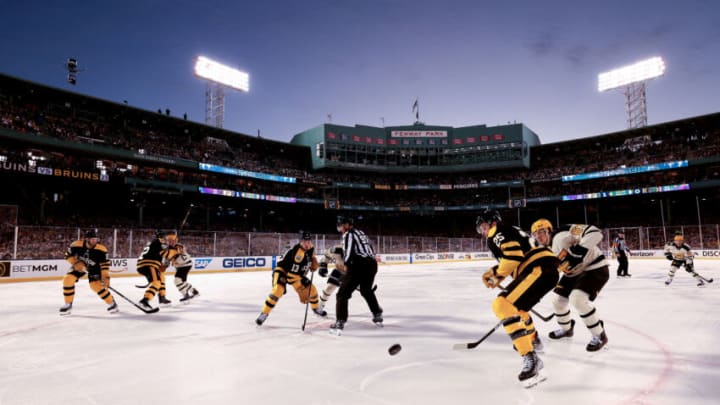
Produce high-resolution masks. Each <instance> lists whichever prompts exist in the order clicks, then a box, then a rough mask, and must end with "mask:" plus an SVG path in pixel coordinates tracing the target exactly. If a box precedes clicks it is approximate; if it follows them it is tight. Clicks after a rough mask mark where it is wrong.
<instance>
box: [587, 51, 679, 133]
mask: <svg viewBox="0 0 720 405" xmlns="http://www.w3.org/2000/svg"><path fill="white" fill-rule="evenodd" d="M663 74H665V61H663V59H662V58H661V57H659V56H655V57H653V58H650V59H646V60H643V61H640V62H637V63H634V64H632V65H628V66H623V67H621V68H617V69H613V70H611V71H608V72H604V73H600V74H599V75H598V91H599V92H604V91H607V90H613V89H620V90H622V92H623V94H624V95H625V109H626V112H627V127H628V129H632V128H640V127H644V126H647V101H646V96H645V83H646V82H647V81H648V80H650V79H654V78H656V77H660V76H662V75H663Z"/></svg>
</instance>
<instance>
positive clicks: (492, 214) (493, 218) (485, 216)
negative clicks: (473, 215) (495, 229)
mask: <svg viewBox="0 0 720 405" xmlns="http://www.w3.org/2000/svg"><path fill="white" fill-rule="evenodd" d="M485 222H487V223H491V222H502V217H501V216H500V213H499V212H498V211H497V210H493V209H490V208H486V209H485V210H483V212H481V213H480V215H478V217H477V220H476V221H475V225H480V224H482V223H485Z"/></svg>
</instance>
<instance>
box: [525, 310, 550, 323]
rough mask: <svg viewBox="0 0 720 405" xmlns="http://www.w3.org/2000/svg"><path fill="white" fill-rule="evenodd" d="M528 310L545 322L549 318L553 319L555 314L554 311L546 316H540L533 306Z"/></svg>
mask: <svg viewBox="0 0 720 405" xmlns="http://www.w3.org/2000/svg"><path fill="white" fill-rule="evenodd" d="M530 312H532V313H533V314H534V315H535V316H537V317H538V318H540V319H542V320H543V321H545V322H548V321H549V320H551V319H553V317H554V316H555V313H554V312H553V313H552V314H550V315H548V316H542V314H540V313H539V312H538V311H536V310H535V308H533V309H531V310H530Z"/></svg>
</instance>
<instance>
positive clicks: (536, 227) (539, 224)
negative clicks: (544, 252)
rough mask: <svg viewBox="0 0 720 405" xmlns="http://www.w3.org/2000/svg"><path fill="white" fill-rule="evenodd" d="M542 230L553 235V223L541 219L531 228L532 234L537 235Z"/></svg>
mask: <svg viewBox="0 0 720 405" xmlns="http://www.w3.org/2000/svg"><path fill="white" fill-rule="evenodd" d="M541 229H547V230H548V232H549V233H552V231H553V226H552V223H550V221H548V220H547V219H545V218H540V219H538V220H537V221H535V222H533V224H532V226H531V227H530V233H531V234H533V235H535V233H537V231H539V230H541Z"/></svg>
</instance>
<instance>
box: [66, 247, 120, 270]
mask: <svg viewBox="0 0 720 405" xmlns="http://www.w3.org/2000/svg"><path fill="white" fill-rule="evenodd" d="M65 260H67V262H68V263H70V264H71V265H72V266H73V268H74V269H76V270H82V268H83V267H84V268H85V270H82V271H91V272H99V271H101V270H110V260H109V259H108V251H107V248H106V247H105V246H103V245H101V244H99V243H97V244H95V246H93V247H92V248H91V247H89V246H88V244H87V242H86V241H85V240H84V239H80V240H76V241H75V242H73V243H72V244H71V245H70V247H69V248H68V249H67V251H66V252H65ZM80 263H82V264H80ZM83 264H84V266H83Z"/></svg>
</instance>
